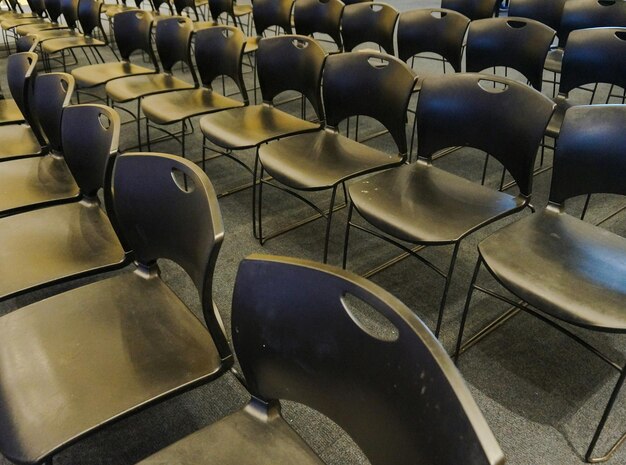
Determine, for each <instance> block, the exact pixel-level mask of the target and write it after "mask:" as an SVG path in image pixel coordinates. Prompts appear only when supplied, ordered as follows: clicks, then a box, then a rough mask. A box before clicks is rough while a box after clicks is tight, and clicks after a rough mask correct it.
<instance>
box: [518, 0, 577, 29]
mask: <svg viewBox="0 0 626 465" xmlns="http://www.w3.org/2000/svg"><path fill="white" fill-rule="evenodd" d="M565 2H566V0H550V1H548V2H546V1H545V0H511V3H510V4H509V16H513V17H515V16H517V17H520V18H530V19H534V20H535V21H539V22H540V23H543V24H545V25H546V26H550V27H551V28H552V29H554V30H555V31H558V30H559V29H560V26H561V15H562V14H563V5H565Z"/></svg>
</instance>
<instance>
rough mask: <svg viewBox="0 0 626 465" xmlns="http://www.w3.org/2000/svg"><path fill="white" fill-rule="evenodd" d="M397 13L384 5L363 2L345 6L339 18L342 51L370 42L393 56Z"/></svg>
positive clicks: (389, 6) (392, 8) (348, 50)
mask: <svg viewBox="0 0 626 465" xmlns="http://www.w3.org/2000/svg"><path fill="white" fill-rule="evenodd" d="M398 14H399V13H398V11H397V10H396V9H395V8H394V7H392V6H391V5H388V4H386V3H381V2H364V3H355V4H352V5H347V6H346V7H345V8H344V10H343V15H342V17H341V37H342V40H343V47H344V51H346V52H351V51H352V50H354V49H355V48H356V47H357V46H358V45H360V44H363V43H366V42H371V43H374V44H376V45H378V46H379V47H382V49H383V50H384V51H385V52H386V53H387V54H389V55H395V53H396V52H395V47H394V30H395V27H396V22H397V21H398Z"/></svg>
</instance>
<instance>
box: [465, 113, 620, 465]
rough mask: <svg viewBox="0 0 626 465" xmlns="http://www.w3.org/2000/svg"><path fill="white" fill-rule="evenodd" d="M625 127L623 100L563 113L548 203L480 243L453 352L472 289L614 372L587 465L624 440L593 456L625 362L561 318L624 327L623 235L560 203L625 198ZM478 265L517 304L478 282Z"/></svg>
mask: <svg viewBox="0 0 626 465" xmlns="http://www.w3.org/2000/svg"><path fill="white" fill-rule="evenodd" d="M625 127H626V107H625V106H623V105H606V106H605V105H594V106H578V107H574V108H570V109H569V110H567V112H566V114H565V120H564V121H563V127H562V129H561V134H560V136H559V141H558V144H557V147H556V154H555V159H554V170H553V176H552V186H551V188H550V202H549V204H548V206H547V207H546V208H545V209H544V210H543V211H542V212H539V213H535V214H533V215H530V216H528V217H526V218H524V219H522V220H520V221H517V222H515V223H513V224H511V225H509V226H507V227H505V228H502V229H501V230H499V231H497V232H496V233H495V234H492V235H491V236H489V237H488V238H487V239H485V240H484V241H482V242H481V243H480V244H479V246H478V252H479V259H478V262H477V263H476V268H475V270H474V275H473V278H472V284H471V287H470V290H469V294H468V296H467V301H466V303H465V310H464V312H463V318H462V322H461V329H460V331H459V338H458V341H457V350H456V354H457V357H458V354H459V351H460V348H461V343H462V338H463V331H464V327H465V322H466V320H467V316H468V312H469V308H470V303H471V299H472V295H473V293H474V291H475V290H477V291H482V292H485V293H487V294H488V295H490V296H492V297H495V298H497V299H500V300H503V301H504V302H506V303H508V304H510V305H513V306H514V307H516V308H520V309H521V310H523V311H525V312H527V313H529V314H530V315H534V316H536V317H538V318H539V319H540V320H543V321H545V322H546V323H548V324H550V325H551V326H553V327H555V328H556V329H558V330H560V331H561V332H563V333H564V334H566V335H568V336H571V337H572V338H573V339H574V340H575V341H577V342H579V343H581V344H582V345H583V346H584V347H585V348H587V349H590V350H591V352H593V353H594V354H595V355H598V356H599V357H600V358H601V359H602V360H604V361H605V362H606V363H608V364H609V365H610V366H611V367H613V368H615V369H616V370H617V371H618V372H620V376H619V380H618V382H617V384H616V386H615V388H614V390H613V392H612V394H611V396H610V400H609V402H608V405H607V406H606V409H605V410H604V413H603V415H602V419H601V420H600V424H599V425H598V427H597V428H596V431H595V433H594V435H593V439H592V440H591V443H590V445H589V448H588V449H587V452H586V454H585V460H586V461H588V462H593V463H596V462H603V461H605V460H607V459H608V458H609V457H610V455H611V454H612V453H613V452H614V450H615V448H616V447H617V445H618V444H620V443H621V442H622V441H623V440H624V438H625V437H626V435H624V436H622V437H621V439H620V440H619V442H618V443H616V446H614V447H613V448H612V449H611V450H610V451H609V453H608V454H607V455H605V456H604V457H592V455H593V451H594V448H595V445H596V442H597V440H598V438H599V437H600V434H601V433H602V430H603V428H604V426H605V423H606V420H607V419H608V417H609V414H610V412H611V408H612V407H613V404H614V402H615V400H616V397H617V395H618V393H619V391H620V389H621V387H622V384H623V383H624V379H625V377H626V368H624V367H623V362H621V363H620V364H618V363H617V362H614V361H612V360H611V359H610V358H608V357H607V356H606V355H604V354H602V353H601V352H600V351H599V350H598V349H596V348H595V347H593V346H592V345H590V344H589V343H587V342H586V341H584V340H583V339H582V338H581V337H580V336H579V335H578V334H575V335H574V334H573V333H572V332H571V331H570V330H569V329H567V328H566V327H565V326H563V325H562V324H561V322H564V323H567V324H568V325H574V326H578V327H582V328H586V329H589V330H592V331H600V332H608V333H624V332H625V331H626V312H624V310H625V305H626V238H624V237H621V236H618V235H616V234H612V233H610V232H608V231H606V230H604V229H601V228H600V227H597V226H594V225H591V224H589V223H586V222H584V221H582V220H579V219H577V218H575V217H573V216H570V215H569V214H567V213H566V211H565V201H566V200H567V199H570V198H572V197H576V196H580V195H586V194H592V193H612V194H621V195H626V183H624V179H626V157H625V156H624V155H625V154H624V147H626V132H625V131H624V128H625ZM483 265H484V267H485V268H486V269H487V270H488V271H489V272H490V273H491V274H492V275H493V277H494V278H495V279H496V280H497V282H498V283H499V284H500V285H502V286H503V287H504V288H505V289H506V290H507V291H509V292H511V293H513V294H514V295H515V296H516V297H517V298H519V299H521V300H522V302H523V303H522V304H520V302H519V301H516V299H515V298H508V297H505V296H502V295H500V294H499V293H498V292H496V291H493V290H491V289H488V288H487V287H484V286H482V285H478V284H477V283H476V281H477V278H478V274H479V272H480V269H481V267H482V266H483ZM547 317H550V318H547ZM511 389H513V390H514V389H515V387H511Z"/></svg>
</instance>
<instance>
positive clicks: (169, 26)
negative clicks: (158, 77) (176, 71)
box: [154, 16, 198, 83]
mask: <svg viewBox="0 0 626 465" xmlns="http://www.w3.org/2000/svg"><path fill="white" fill-rule="evenodd" d="M192 34H193V21H192V20H191V18H187V17H184V16H173V17H171V18H161V19H160V20H159V21H158V22H157V24H156V34H155V39H154V40H155V42H156V48H157V53H158V54H159V59H160V60H161V64H162V65H163V70H164V71H165V72H167V73H171V72H172V68H174V65H175V64H176V63H179V62H182V63H185V64H186V65H187V66H189V70H190V72H191V75H192V77H193V80H194V82H195V83H197V82H198V78H197V77H196V72H195V69H194V67H193V64H192V62H191V36H192Z"/></svg>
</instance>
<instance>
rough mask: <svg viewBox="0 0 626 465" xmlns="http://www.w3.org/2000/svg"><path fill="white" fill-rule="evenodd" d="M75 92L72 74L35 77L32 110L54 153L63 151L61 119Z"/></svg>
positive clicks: (39, 128) (47, 74) (51, 74)
mask: <svg viewBox="0 0 626 465" xmlns="http://www.w3.org/2000/svg"><path fill="white" fill-rule="evenodd" d="M73 93H74V78H73V77H72V76H71V75H70V74H67V73H46V74H40V75H38V76H37V77H36V78H35V86H34V91H33V102H32V105H31V111H32V113H33V115H34V118H33V119H34V120H35V121H36V123H38V128H37V129H38V130H41V131H43V134H44V135H45V137H46V138H47V139H48V147H49V149H50V151H51V152H52V153H60V152H62V151H63V144H62V138H61V119H62V114H63V111H64V108H65V107H67V106H68V105H69V104H70V100H71V99H72V94H73ZM32 127H33V126H32V125H31V128H32ZM78 135H80V133H76V134H74V137H76V136H78ZM81 137H82V136H81Z"/></svg>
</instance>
